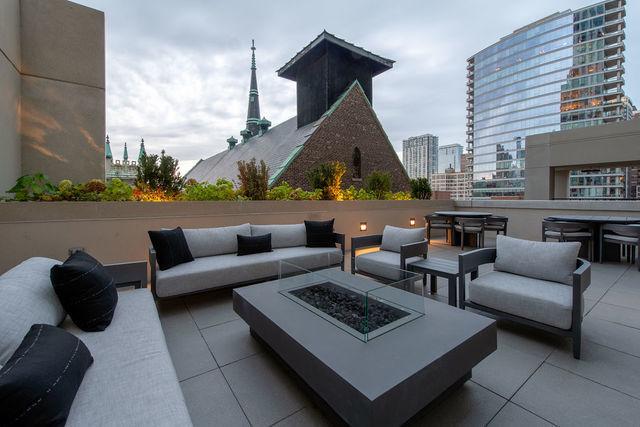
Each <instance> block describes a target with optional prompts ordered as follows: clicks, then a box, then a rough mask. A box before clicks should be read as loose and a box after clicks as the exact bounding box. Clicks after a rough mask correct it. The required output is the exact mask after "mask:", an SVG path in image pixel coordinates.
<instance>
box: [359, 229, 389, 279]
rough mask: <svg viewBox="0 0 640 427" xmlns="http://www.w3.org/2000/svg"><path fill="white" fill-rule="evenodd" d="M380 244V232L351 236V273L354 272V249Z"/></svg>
mask: <svg viewBox="0 0 640 427" xmlns="http://www.w3.org/2000/svg"><path fill="white" fill-rule="evenodd" d="M381 244H382V234H372V235H369V236H360V237H352V238H351V274H356V251H357V250H358V249H363V248H371V247H374V246H380V245H381Z"/></svg>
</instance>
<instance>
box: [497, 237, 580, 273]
mask: <svg viewBox="0 0 640 427" xmlns="http://www.w3.org/2000/svg"><path fill="white" fill-rule="evenodd" d="M579 251H580V242H563V243H558V242H533V241H530V240H521V239H514V238H513V237H507V236H498V237H497V240H496V253H497V256H496V261H495V264H494V269H495V270H498V271H504V272H506V273H512V274H517V275H520V276H527V277H532V278H534V279H541V280H549V281H552V282H560V283H566V284H567V285H571V284H572V283H573V272H574V271H575V269H576V262H577V260H578V252H579Z"/></svg>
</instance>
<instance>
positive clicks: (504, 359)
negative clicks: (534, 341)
mask: <svg viewBox="0 0 640 427" xmlns="http://www.w3.org/2000/svg"><path fill="white" fill-rule="evenodd" d="M543 361H544V358H542V357H539V356H535V355H532V354H530V353H526V352H523V351H520V350H518V349H516V348H513V347H510V346H507V345H502V346H500V345H498V349H497V350H496V351H495V352H493V353H492V354H491V355H489V356H488V357H487V358H486V359H484V360H483V361H482V362H480V363H479V364H478V365H477V366H476V367H475V368H473V381H474V382H476V383H478V384H480V385H482V386H484V387H486V388H488V389H489V390H492V391H494V392H496V393H498V394H499V395H500V396H502V397H505V398H507V399H509V398H511V397H512V396H513V395H514V393H515V392H516V391H517V390H518V388H520V386H522V384H524V382H525V381H526V380H527V378H529V377H530V376H531V374H532V373H533V372H535V370H536V369H538V367H539V366H540V365H541V364H542V362H543Z"/></svg>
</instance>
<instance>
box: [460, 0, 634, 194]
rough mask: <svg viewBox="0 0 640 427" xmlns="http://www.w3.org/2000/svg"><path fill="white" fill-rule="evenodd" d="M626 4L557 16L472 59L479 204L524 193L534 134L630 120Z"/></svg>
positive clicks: (471, 139) (471, 126)
mask: <svg viewBox="0 0 640 427" xmlns="http://www.w3.org/2000/svg"><path fill="white" fill-rule="evenodd" d="M625 5H626V2H625V0H613V1H605V2H601V3H597V4H595V5H592V6H588V7H585V8H582V9H579V10H576V11H572V10H567V11H564V12H558V13H555V14H553V15H550V16H548V17H546V18H544V19H541V20H539V21H536V22H534V23H532V24H530V25H527V26H526V27H523V28H521V29H518V30H516V31H514V32H513V33H512V34H510V35H508V36H505V37H503V38H502V39H500V41H498V42H497V43H495V44H494V45H492V46H489V47H488V48H486V49H484V50H482V51H480V52H479V53H477V54H476V55H474V56H473V57H471V58H469V59H468V64H467V71H468V73H467V143H468V148H469V150H470V151H471V153H472V160H471V161H472V170H473V197H474V198H491V197H514V196H516V197H517V196H520V197H521V196H522V195H523V193H524V174H525V143H526V137H527V136H529V135H535V134H538V133H545V132H551V131H557V130H564V129H573V128H577V127H586V126H594V125H600V124H604V123H609V122H616V121H621V120H624V119H625V118H626V115H627V113H626V110H625V106H624V102H623V97H624V91H623V85H624V79H623V75H624V68H623V63H624V60H625V58H624V54H623V53H624V50H625V45H624V39H625V19H624V18H625ZM580 174H581V172H579V171H577V172H576V173H575V176H576V177H578V176H579V175H580ZM623 175H624V173H623V171H622V170H621V169H619V170H618V175H617V177H622V176H623ZM608 178H609V176H607V179H605V180H604V181H603V182H611V180H609V179H608ZM587 181H588V180H585V182H587ZM613 182H614V183H615V182H616V179H613ZM614 192H615V191H614Z"/></svg>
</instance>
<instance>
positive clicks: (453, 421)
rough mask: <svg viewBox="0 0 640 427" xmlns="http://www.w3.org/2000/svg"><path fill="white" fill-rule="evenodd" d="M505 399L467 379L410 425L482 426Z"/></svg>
mask: <svg viewBox="0 0 640 427" xmlns="http://www.w3.org/2000/svg"><path fill="white" fill-rule="evenodd" d="M505 403H506V400H505V399H503V398H502V397H500V396H498V395H497V394H495V393H492V392H490V391H489V390H487V389H485V388H482V387H481V386H479V385H477V384H475V383H473V382H471V381H467V382H466V383H465V384H464V385H463V386H462V387H461V388H460V389H459V390H457V391H455V392H454V393H453V394H452V395H451V396H449V397H448V398H447V399H445V400H444V401H443V402H441V403H440V404H438V405H436V406H435V407H434V408H432V409H430V410H429V412H428V413H426V414H424V416H422V417H420V418H418V419H416V420H412V422H411V423H410V424H409V425H411V426H432V425H437V426H484V425H486V424H487V423H488V422H489V420H491V418H493V416H494V415H496V414H497V413H498V411H499V410H500V408H501V407H502V406H503V405H504V404H505Z"/></svg>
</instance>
